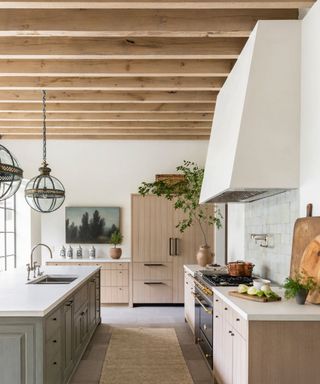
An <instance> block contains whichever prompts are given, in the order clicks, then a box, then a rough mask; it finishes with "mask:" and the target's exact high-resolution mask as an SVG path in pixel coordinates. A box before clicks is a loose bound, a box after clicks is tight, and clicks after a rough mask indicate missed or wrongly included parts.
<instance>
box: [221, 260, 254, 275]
mask: <svg viewBox="0 0 320 384" xmlns="http://www.w3.org/2000/svg"><path fill="white" fill-rule="evenodd" d="M227 267H228V273H229V275H230V276H245V277H251V276H252V270H253V267H254V264H253V263H250V262H247V261H231V262H230V263H228V264H227Z"/></svg>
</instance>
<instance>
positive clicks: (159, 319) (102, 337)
mask: <svg viewBox="0 0 320 384" xmlns="http://www.w3.org/2000/svg"><path fill="white" fill-rule="evenodd" d="M101 317H102V324H101V325H100V326H99V327H98V329H97V330H96V332H95V334H94V336H93V338H92V340H91V342H90V344H89V346H88V348H87V350H86V352H85V353H84V355H83V357H82V360H81V362H80V364H79V366H78V369H77V371H76V372H75V374H74V376H73V378H72V380H71V383H70V384H99V379H100V373H101V370H102V365H103V361H104V357H105V352H106V350H107V348H108V343H109V340H110V337H111V327H112V326H116V327H142V326H143V327H169V328H170V327H173V328H175V330H176V333H177V336H178V339H179V342H180V346H181V349H182V352H183V355H184V358H185V360H186V363H187V366H188V368H189V371H190V373H191V376H192V378H193V381H194V384H213V379H212V376H211V373H210V370H209V369H208V367H207V365H206V363H205V361H204V359H203V357H202V355H201V353H200V351H199V349H198V347H197V345H195V344H194V342H193V334H192V332H191V331H190V329H189V327H188V325H187V324H186V323H185V321H184V315H183V307H136V308H128V307H104V308H102V311H101ZM150 384H152V383H150ZM163 384H166V383H163Z"/></svg>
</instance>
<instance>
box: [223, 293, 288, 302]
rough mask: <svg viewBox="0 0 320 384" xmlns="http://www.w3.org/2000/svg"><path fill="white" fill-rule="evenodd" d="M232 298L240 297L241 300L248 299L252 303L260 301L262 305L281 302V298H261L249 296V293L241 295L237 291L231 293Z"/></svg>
mask: <svg viewBox="0 0 320 384" xmlns="http://www.w3.org/2000/svg"><path fill="white" fill-rule="evenodd" d="M229 295H230V296H234V297H239V298H240V299H246V300H251V301H258V302H260V303H268V302H271V301H280V300H281V297H270V298H268V297H265V296H264V297H259V296H255V295H248V294H247V293H240V292H237V291H229Z"/></svg>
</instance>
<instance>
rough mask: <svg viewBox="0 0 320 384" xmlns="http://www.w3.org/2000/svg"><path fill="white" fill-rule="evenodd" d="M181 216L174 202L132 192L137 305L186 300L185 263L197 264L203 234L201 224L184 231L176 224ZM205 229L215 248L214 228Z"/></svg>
mask: <svg viewBox="0 0 320 384" xmlns="http://www.w3.org/2000/svg"><path fill="white" fill-rule="evenodd" d="M210 209H211V210H212V211H213V207H210ZM182 217H183V216H182V213H181V211H180V210H175V209H174V203H173V202H172V201H168V200H166V199H164V198H162V197H158V196H153V195H148V196H145V197H143V196H141V195H132V262H133V265H132V297H133V303H134V304H140V303H141V304H142V303H183V302H184V270H183V265H184V264H195V263H196V253H197V251H198V249H199V246H200V245H203V236H202V234H201V231H200V228H199V226H198V225H194V226H192V227H191V228H188V229H187V230H186V231H185V232H184V233H181V232H180V231H179V230H178V229H177V228H176V225H177V223H178V222H179V221H180V219H181V218H182ZM205 232H206V235H207V239H208V243H209V245H210V246H211V247H212V248H211V249H213V227H212V226H210V227H209V226H206V227H205Z"/></svg>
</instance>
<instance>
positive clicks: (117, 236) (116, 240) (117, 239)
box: [110, 230, 123, 259]
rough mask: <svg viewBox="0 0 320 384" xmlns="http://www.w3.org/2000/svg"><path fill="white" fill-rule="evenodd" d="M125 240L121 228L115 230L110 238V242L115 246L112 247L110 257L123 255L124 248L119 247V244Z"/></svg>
mask: <svg viewBox="0 0 320 384" xmlns="http://www.w3.org/2000/svg"><path fill="white" fill-rule="evenodd" d="M122 240H123V235H122V234H121V232H120V231H119V230H117V231H115V232H113V234H112V235H111V238H110V243H111V244H113V247H112V248H110V257H111V258H112V259H120V257H121V255H122V249H121V248H117V245H118V244H121V243H122Z"/></svg>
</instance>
